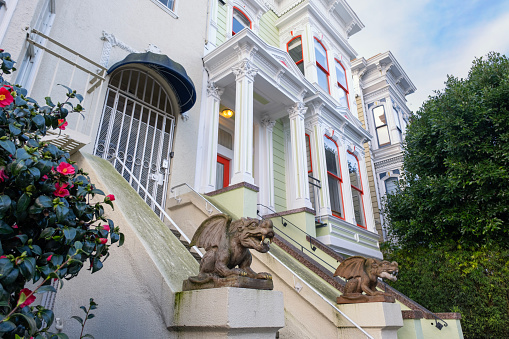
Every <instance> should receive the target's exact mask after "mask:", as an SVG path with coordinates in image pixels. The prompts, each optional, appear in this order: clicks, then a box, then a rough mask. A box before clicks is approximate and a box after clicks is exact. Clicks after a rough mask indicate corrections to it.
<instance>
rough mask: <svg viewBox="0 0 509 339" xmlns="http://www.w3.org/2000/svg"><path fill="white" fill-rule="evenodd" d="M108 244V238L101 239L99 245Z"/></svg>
mask: <svg viewBox="0 0 509 339" xmlns="http://www.w3.org/2000/svg"><path fill="white" fill-rule="evenodd" d="M107 242H108V239H106V238H99V243H100V244H103V245H104V244H106V243H107Z"/></svg>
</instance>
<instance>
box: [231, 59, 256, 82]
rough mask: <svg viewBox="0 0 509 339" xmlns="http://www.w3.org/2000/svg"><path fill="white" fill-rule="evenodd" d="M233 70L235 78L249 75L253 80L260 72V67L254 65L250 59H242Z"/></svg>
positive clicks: (238, 78)
mask: <svg viewBox="0 0 509 339" xmlns="http://www.w3.org/2000/svg"><path fill="white" fill-rule="evenodd" d="M232 72H233V74H235V80H240V79H242V78H243V77H247V78H248V79H249V80H251V81H253V80H254V77H255V76H256V74H257V73H258V68H256V67H254V66H253V65H252V63H251V62H250V61H249V60H242V61H241V62H240V64H239V65H238V66H235V67H233V68H232Z"/></svg>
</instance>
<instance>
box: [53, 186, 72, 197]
mask: <svg viewBox="0 0 509 339" xmlns="http://www.w3.org/2000/svg"><path fill="white" fill-rule="evenodd" d="M67 186H69V184H66V183H64V184H62V186H60V184H59V183H58V182H57V183H56V184H55V188H56V190H55V192H53V194H54V195H55V196H57V197H60V198H65V197H66V196H68V195H70V194H71V193H69V191H68V190H66V189H65V188H66V187H67Z"/></svg>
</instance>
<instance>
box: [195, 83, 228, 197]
mask: <svg viewBox="0 0 509 339" xmlns="http://www.w3.org/2000/svg"><path fill="white" fill-rule="evenodd" d="M223 91H224V90H223V89H222V88H219V87H216V85H215V84H214V83H213V82H208V84H207V99H206V100H207V101H206V112H207V114H206V115H205V119H206V121H205V123H204V130H203V133H204V137H203V147H202V159H203V165H204V166H203V170H202V181H201V182H202V187H201V189H200V191H201V192H204V193H207V192H211V191H214V190H215V189H216V163H217V134H218V129H219V102H220V97H221V94H223Z"/></svg>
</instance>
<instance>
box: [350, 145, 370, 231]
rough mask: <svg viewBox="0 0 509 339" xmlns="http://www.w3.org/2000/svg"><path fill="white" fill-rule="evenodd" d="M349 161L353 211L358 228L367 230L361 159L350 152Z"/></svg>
mask: <svg viewBox="0 0 509 339" xmlns="http://www.w3.org/2000/svg"><path fill="white" fill-rule="evenodd" d="M346 159H347V161H348V174H349V176H350V186H351V189H352V201H353V211H354V216H355V222H356V223H357V226H360V227H363V228H366V217H365V215H364V191H363V189H362V182H361V173H360V170H359V169H360V166H359V159H357V157H356V156H355V155H354V154H353V153H351V152H350V151H348V153H347V155H346Z"/></svg>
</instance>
